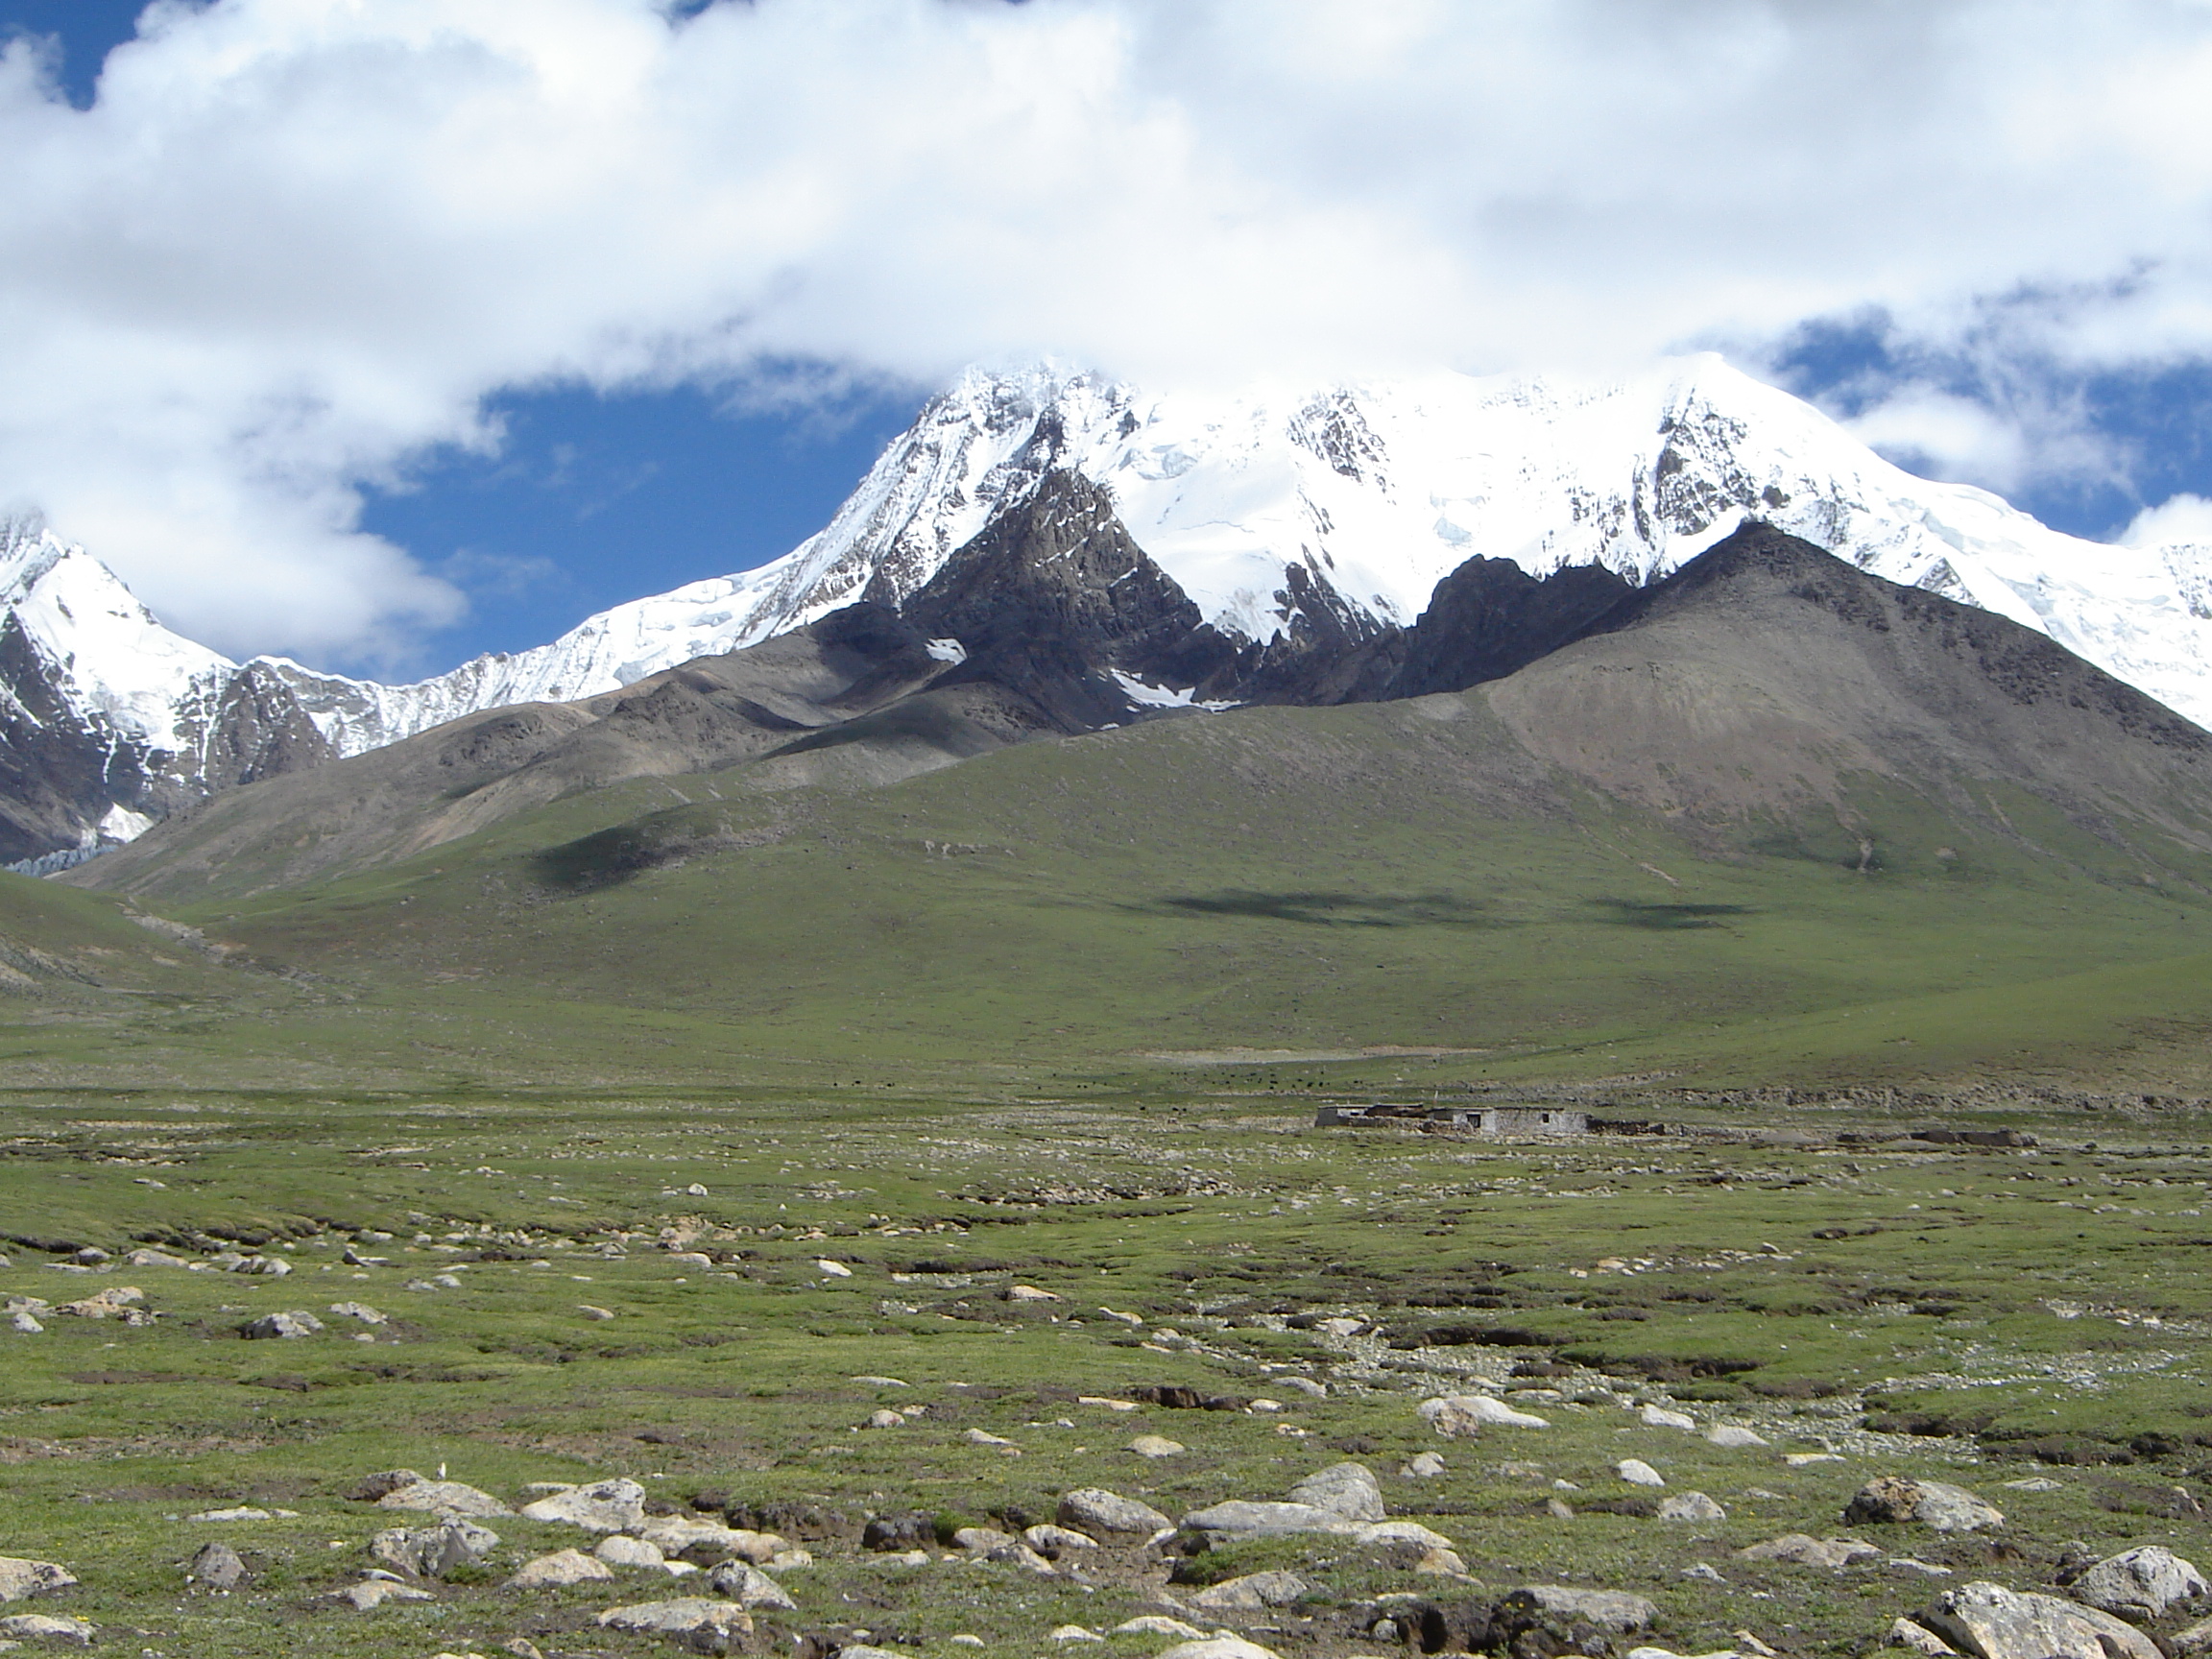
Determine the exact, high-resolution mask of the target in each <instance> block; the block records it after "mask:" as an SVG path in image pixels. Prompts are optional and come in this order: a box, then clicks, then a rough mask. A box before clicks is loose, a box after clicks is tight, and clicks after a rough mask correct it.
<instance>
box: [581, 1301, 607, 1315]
mask: <svg viewBox="0 0 2212 1659" xmlns="http://www.w3.org/2000/svg"><path fill="white" fill-rule="evenodd" d="M576 1311H577V1312H579V1313H581V1314H583V1315H584V1317H585V1318H587V1319H612V1318H613V1317H614V1310H613V1309H612V1308H600V1307H596V1306H594V1305H593V1304H591V1303H589V1302H579V1303H577V1304H576Z"/></svg>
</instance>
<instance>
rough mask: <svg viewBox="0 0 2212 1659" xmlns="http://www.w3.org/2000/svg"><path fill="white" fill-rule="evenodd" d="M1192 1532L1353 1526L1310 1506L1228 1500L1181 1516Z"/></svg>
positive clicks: (1318, 1529) (1337, 1529)
mask: <svg viewBox="0 0 2212 1659" xmlns="http://www.w3.org/2000/svg"><path fill="white" fill-rule="evenodd" d="M1183 1525H1184V1526H1185V1527H1188V1528H1189V1529H1190V1530H1191V1531H1193V1532H1346V1531H1350V1530H1351V1529H1352V1527H1354V1526H1355V1525H1357V1523H1354V1522H1348V1521H1346V1520H1345V1518H1344V1517H1343V1516H1341V1515H1339V1514H1337V1513H1336V1512H1335V1511H1334V1510H1333V1509H1323V1508H1320V1507H1318V1506H1317V1505H1315V1504H1311V1503H1254V1502H1252V1501H1250V1500H1248V1499H1243V1498H1232V1499H1230V1500H1229V1502H1227V1503H1212V1504H1209V1505H1207V1507H1205V1508H1203V1509H1193V1510H1192V1511H1191V1512H1190V1514H1188V1515H1186V1516H1184V1517H1183Z"/></svg>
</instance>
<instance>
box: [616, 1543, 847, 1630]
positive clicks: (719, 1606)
mask: <svg viewBox="0 0 2212 1659" xmlns="http://www.w3.org/2000/svg"><path fill="white" fill-rule="evenodd" d="M586 1559H587V1560H589V1556H587V1557H586ZM599 1623H600V1624H601V1625H602V1626H603V1627H605V1628H606V1629H609V1630H634V1631H637V1632H639V1633H641V1634H644V1635H651V1636H668V1637H673V1638H674V1639H675V1642H676V1645H677V1646H678V1647H682V1648H685V1650H687V1651H689V1652H692V1653H733V1652H740V1651H742V1650H743V1648H744V1647H745V1639H746V1638H747V1637H749V1636H751V1635H752V1634H753V1616H752V1615H751V1614H750V1613H748V1612H746V1611H745V1609H744V1608H742V1607H740V1606H738V1605H737V1604H736V1603H735V1602H734V1601H709V1600H708V1599H706V1598H705V1597H701V1596H685V1597H679V1598H677V1599H674V1600H670V1601H639V1602H636V1603H634V1604H632V1605H630V1606H627V1607H610V1608H608V1609H607V1610H606V1611H605V1612H603V1613H601V1614H600V1615H599ZM845 1651H846V1652H847V1653H850V1652H851V1651H852V1649H851V1648H850V1647H848V1648H846V1649H845Z"/></svg>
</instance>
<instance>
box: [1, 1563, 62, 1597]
mask: <svg viewBox="0 0 2212 1659" xmlns="http://www.w3.org/2000/svg"><path fill="white" fill-rule="evenodd" d="M76 1582H77V1575H76V1574H74V1573H72V1572H70V1571H69V1569H68V1568H66V1567H63V1566H61V1565H60V1564H59V1563H57V1562H53V1561H26V1560H24V1559H22V1558H21V1557H19V1556H15V1555H0V1601H20V1600H21V1599H23V1598H24V1597H26V1596H40V1595H44V1594H45V1593H46V1592H47V1591H49V1590H65V1589H67V1588H68V1587H69V1586H70V1585H72V1584H74V1583H76Z"/></svg>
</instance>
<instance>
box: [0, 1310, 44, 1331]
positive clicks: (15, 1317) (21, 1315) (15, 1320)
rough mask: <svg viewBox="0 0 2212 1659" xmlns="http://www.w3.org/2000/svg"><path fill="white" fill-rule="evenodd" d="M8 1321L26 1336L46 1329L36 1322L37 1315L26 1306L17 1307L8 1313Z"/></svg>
mask: <svg viewBox="0 0 2212 1659" xmlns="http://www.w3.org/2000/svg"><path fill="white" fill-rule="evenodd" d="M8 1323H9V1324H11V1325H12V1326H14V1327H15V1329H16V1330H18V1331H20V1332H22V1333H23V1334H24V1335H26V1336H36V1335H37V1334H38V1333H39V1332H41V1331H43V1330H45V1329H46V1327H45V1326H43V1325H41V1324H39V1323H38V1316H37V1315H36V1313H34V1312H32V1311H31V1310H30V1309H28V1308H18V1309H16V1310H14V1311H13V1312H12V1313H10V1314H9V1315H8Z"/></svg>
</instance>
